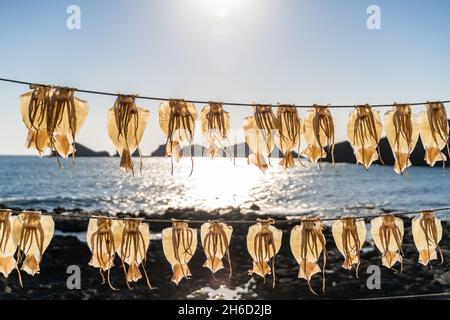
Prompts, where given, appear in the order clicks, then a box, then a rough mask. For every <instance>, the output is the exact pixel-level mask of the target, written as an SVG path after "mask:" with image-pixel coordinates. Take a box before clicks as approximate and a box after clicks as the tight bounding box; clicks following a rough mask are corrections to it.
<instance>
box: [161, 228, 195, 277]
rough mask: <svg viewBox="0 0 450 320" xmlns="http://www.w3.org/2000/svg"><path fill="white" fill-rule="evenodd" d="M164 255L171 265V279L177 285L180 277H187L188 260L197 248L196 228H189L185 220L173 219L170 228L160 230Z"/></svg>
mask: <svg viewBox="0 0 450 320" xmlns="http://www.w3.org/2000/svg"><path fill="white" fill-rule="evenodd" d="M162 244H163V251H164V255H165V256H166V259H167V261H169V263H170V265H171V266H172V271H173V276H172V281H173V282H174V283H175V284H177V285H178V283H179V282H180V281H181V279H183V278H186V279H189V278H190V276H191V271H190V270H189V267H188V265H187V264H188V262H189V261H190V260H191V258H192V257H193V256H194V253H195V249H197V229H192V228H189V226H188V222H187V221H179V220H174V221H173V222H172V227H171V228H166V229H164V230H163V231H162Z"/></svg>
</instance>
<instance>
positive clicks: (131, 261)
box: [114, 220, 152, 289]
mask: <svg viewBox="0 0 450 320" xmlns="http://www.w3.org/2000/svg"><path fill="white" fill-rule="evenodd" d="M114 241H115V242H116V246H115V247H116V252H117V254H118V255H119V257H120V259H121V260H122V268H123V271H124V273H125V279H126V283H127V286H128V288H129V289H131V286H130V283H131V282H137V281H138V280H139V279H141V278H142V274H141V271H140V270H139V267H141V268H142V271H143V273H144V276H145V279H146V281H147V285H148V286H149V288H152V286H151V285H150V280H149V277H148V275H147V271H146V270H145V263H146V260H147V258H146V256H147V251H148V247H149V244H150V230H149V227H148V224H146V223H141V221H139V220H125V221H118V223H117V226H116V228H114ZM126 265H128V270H127V267H126Z"/></svg>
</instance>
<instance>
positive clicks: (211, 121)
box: [200, 102, 230, 158]
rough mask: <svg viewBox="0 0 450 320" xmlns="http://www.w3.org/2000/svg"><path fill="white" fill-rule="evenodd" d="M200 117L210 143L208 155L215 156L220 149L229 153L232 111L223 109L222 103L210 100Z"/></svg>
mask: <svg viewBox="0 0 450 320" xmlns="http://www.w3.org/2000/svg"><path fill="white" fill-rule="evenodd" d="M200 119H201V123H202V132H203V135H204V137H205V139H206V142H207V144H208V150H207V152H208V155H209V156H210V157H211V158H214V157H216V156H217V155H218V154H219V150H223V151H224V152H225V153H226V154H229V152H228V150H227V146H228V147H229V145H230V143H229V141H228V133H229V131H230V113H229V112H226V111H225V110H224V109H223V106H222V104H221V103H217V102H210V103H209V104H208V105H207V106H205V107H204V108H203V109H202V111H201V113H200Z"/></svg>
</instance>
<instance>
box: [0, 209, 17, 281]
mask: <svg viewBox="0 0 450 320" xmlns="http://www.w3.org/2000/svg"><path fill="white" fill-rule="evenodd" d="M15 219H16V217H12V216H11V210H9V209H0V272H1V273H2V274H3V276H4V277H5V278H8V276H9V274H10V273H11V271H13V270H14V269H16V270H17V271H19V270H18V267H17V261H16V259H15V258H14V255H15V253H16V251H17V242H15V241H14V237H13V236H12V228H13V225H14V221H15ZM18 275H19V283H20V286H22V279H21V277H20V272H18Z"/></svg>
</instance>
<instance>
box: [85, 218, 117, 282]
mask: <svg viewBox="0 0 450 320" xmlns="http://www.w3.org/2000/svg"><path fill="white" fill-rule="evenodd" d="M116 226H117V221H115V220H112V219H111V218H104V217H99V218H91V219H89V225H88V230H87V236H86V241H87V244H88V247H89V249H90V250H91V252H92V258H91V261H90V262H89V265H90V266H92V267H94V268H98V269H99V271H100V275H101V277H102V284H105V282H106V281H107V282H108V285H109V287H110V288H111V289H113V290H116V289H115V288H114V287H113V286H112V285H111V281H110V277H109V276H110V271H111V268H112V267H113V266H114V257H115V252H116V248H117V245H118V244H120V242H119V241H117V239H115V237H114V229H115V228H116ZM104 273H106V280H105V275H104Z"/></svg>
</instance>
